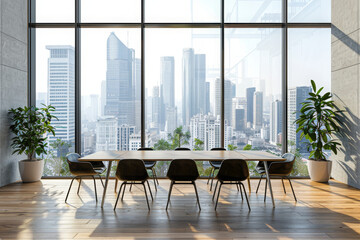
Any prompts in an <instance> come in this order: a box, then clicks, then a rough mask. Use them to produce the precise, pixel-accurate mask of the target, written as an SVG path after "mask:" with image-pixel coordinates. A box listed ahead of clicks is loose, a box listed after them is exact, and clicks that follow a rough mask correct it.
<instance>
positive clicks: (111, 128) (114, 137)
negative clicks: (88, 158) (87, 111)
mask: <svg viewBox="0 0 360 240" xmlns="http://www.w3.org/2000/svg"><path fill="white" fill-rule="evenodd" d="M118 147H119V144H118V120H117V118H116V117H113V116H106V117H101V118H99V119H98V120H97V122H96V151H106V150H118Z"/></svg>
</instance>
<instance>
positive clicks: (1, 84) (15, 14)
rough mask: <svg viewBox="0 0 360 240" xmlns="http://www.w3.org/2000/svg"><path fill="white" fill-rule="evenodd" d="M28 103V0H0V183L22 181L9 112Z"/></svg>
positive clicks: (1, 184)
mask: <svg viewBox="0 0 360 240" xmlns="http://www.w3.org/2000/svg"><path fill="white" fill-rule="evenodd" d="M26 104H27V1H26V0H0V186H4V185H6V184H9V183H12V182H15V181H17V180H20V177H19V173H18V172H19V171H18V163H17V162H18V160H19V159H23V158H24V156H17V155H12V154H11V152H12V150H11V147H10V133H9V119H8V115H7V111H8V109H9V108H12V107H18V106H25V105H26Z"/></svg>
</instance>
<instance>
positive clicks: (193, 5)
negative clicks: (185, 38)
mask: <svg viewBox="0 0 360 240" xmlns="http://www.w3.org/2000/svg"><path fill="white" fill-rule="evenodd" d="M220 2H221V1H220V0H196V1H193V0H175V1H169V0H146V1H145V9H146V11H145V21H146V22H220Z"/></svg>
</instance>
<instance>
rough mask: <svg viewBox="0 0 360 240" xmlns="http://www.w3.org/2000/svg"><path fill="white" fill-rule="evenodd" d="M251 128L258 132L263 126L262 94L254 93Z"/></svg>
mask: <svg viewBox="0 0 360 240" xmlns="http://www.w3.org/2000/svg"><path fill="white" fill-rule="evenodd" d="M253 104H254V109H253V113H254V115H253V121H254V122H253V128H254V129H255V130H260V129H261V127H262V125H263V93H262V92H254V100H253Z"/></svg>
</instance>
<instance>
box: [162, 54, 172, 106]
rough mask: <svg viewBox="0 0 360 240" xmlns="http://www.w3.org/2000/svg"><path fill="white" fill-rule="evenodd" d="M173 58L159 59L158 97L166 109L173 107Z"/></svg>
mask: <svg viewBox="0 0 360 240" xmlns="http://www.w3.org/2000/svg"><path fill="white" fill-rule="evenodd" d="M174 64H175V61H174V57H161V58H160V86H161V87H160V90H161V92H160V97H161V99H162V102H163V104H164V105H165V106H166V107H175V70H174Z"/></svg>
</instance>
